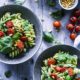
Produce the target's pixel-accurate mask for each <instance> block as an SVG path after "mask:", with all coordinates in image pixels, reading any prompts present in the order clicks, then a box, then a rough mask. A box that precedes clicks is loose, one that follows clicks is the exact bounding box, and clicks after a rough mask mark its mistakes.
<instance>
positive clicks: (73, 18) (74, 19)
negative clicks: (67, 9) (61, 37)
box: [70, 16, 77, 24]
mask: <svg viewBox="0 0 80 80" xmlns="http://www.w3.org/2000/svg"><path fill="white" fill-rule="evenodd" d="M70 21H71V22H72V23H73V24H75V23H76V22H77V18H76V17H74V16H73V17H71V18H70Z"/></svg>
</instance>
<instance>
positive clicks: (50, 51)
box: [33, 45, 80, 80]
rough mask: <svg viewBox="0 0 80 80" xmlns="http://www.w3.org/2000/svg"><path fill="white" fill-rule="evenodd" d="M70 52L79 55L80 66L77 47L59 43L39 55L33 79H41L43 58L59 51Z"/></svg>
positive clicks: (79, 53) (79, 59)
mask: <svg viewBox="0 0 80 80" xmlns="http://www.w3.org/2000/svg"><path fill="white" fill-rule="evenodd" d="M60 50H61V51H64V52H69V53H70V54H71V55H77V56H78V65H77V67H78V68H80V66H79V65H80V51H79V50H77V49H76V48H74V47H72V46H68V45H57V46H53V47H50V48H48V49H47V50H45V51H43V52H42V53H41V54H40V55H39V57H38V58H37V60H36V63H35V66H34V74H33V78H34V79H33V80H41V66H42V65H43V60H45V59H47V58H49V57H52V56H54V54H55V53H57V52H59V51H60Z"/></svg>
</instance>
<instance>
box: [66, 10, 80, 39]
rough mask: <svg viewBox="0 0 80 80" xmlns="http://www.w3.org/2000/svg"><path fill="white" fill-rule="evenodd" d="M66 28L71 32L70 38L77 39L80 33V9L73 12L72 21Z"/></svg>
mask: <svg viewBox="0 0 80 80" xmlns="http://www.w3.org/2000/svg"><path fill="white" fill-rule="evenodd" d="M66 28H67V30H69V31H70V32H71V33H70V39H71V40H75V38H76V37H77V34H78V33H80V9H76V10H74V11H73V12H72V14H71V17H70V22H69V23H68V25H66Z"/></svg>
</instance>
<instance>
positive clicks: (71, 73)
mask: <svg viewBox="0 0 80 80" xmlns="http://www.w3.org/2000/svg"><path fill="white" fill-rule="evenodd" d="M68 74H69V75H70V76H73V75H74V70H73V68H68Z"/></svg>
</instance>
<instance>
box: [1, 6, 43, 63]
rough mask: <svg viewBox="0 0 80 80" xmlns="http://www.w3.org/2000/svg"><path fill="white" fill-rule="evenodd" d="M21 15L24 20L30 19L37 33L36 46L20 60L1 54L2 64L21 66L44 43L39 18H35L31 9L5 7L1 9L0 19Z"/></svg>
mask: <svg viewBox="0 0 80 80" xmlns="http://www.w3.org/2000/svg"><path fill="white" fill-rule="evenodd" d="M6 12H10V13H12V14H13V13H21V14H22V18H24V19H28V20H29V21H30V22H31V23H32V24H33V25H34V29H35V33H36V39H35V42H36V45H35V46H34V47H33V48H32V49H30V50H29V51H28V52H26V54H25V55H24V56H22V57H20V58H16V59H9V58H7V57H5V56H4V55H2V54H0V62H3V63H6V64H19V63H23V62H25V61H27V60H29V59H30V58H31V57H32V56H33V55H34V54H35V53H36V52H37V50H38V49H39V47H40V44H41V41H42V27H41V24H40V22H39V20H38V18H37V17H36V16H35V14H34V13H33V12H32V11H30V10H29V9H27V8H25V7H23V6H19V5H6V6H3V7H0V18H1V17H2V16H3V15H4V14H5V13H6Z"/></svg>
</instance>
